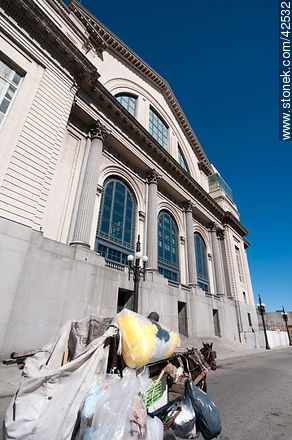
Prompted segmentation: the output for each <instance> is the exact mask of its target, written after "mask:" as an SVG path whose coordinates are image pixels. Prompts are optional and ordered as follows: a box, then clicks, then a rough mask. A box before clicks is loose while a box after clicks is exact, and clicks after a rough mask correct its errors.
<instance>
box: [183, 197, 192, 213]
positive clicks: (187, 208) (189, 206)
mask: <svg viewBox="0 0 292 440" xmlns="http://www.w3.org/2000/svg"><path fill="white" fill-rule="evenodd" d="M193 206H194V204H193V203H192V202H191V200H188V201H187V202H186V203H184V210H185V212H193Z"/></svg>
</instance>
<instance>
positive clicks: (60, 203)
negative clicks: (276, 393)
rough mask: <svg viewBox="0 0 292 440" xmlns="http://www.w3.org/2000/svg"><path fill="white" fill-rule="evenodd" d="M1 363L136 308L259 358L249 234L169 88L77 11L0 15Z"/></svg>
mask: <svg viewBox="0 0 292 440" xmlns="http://www.w3.org/2000/svg"><path fill="white" fill-rule="evenodd" d="M0 7H1V10H0V13H1V15H0V20H1V21H0V27H1V45H0V48H1V49H0V63H1V64H0V66H1V67H0V158H1V159H0V239H1V242H0V252H1V254H0V255H1V266H0V270H1V279H2V283H1V284H2V285H1V304H2V307H1V310H0V326H1V332H0V335H1V336H0V338H2V339H0V347H1V348H0V351H1V353H9V352H10V351H14V350H23V349H31V348H37V347H39V346H41V345H43V343H44V342H46V341H47V339H48V338H49V337H51V336H52V335H53V334H54V333H55V332H56V330H57V329H58V328H59V327H60V326H61V325H62V324H63V323H64V322H65V321H66V320H67V319H72V318H73V319H79V318H82V317H83V316H85V315H86V314H88V313H91V312H94V313H98V314H100V315H103V316H113V315H114V314H115V313H116V311H117V310H118V309H121V308H122V307H124V306H127V307H131V304H132V299H133V295H132V293H133V281H132V280H129V279H128V271H127V256H128V255H129V254H134V253H135V244H136V241H137V238H138V236H139V238H140V241H141V246H142V251H143V253H144V254H146V255H147V256H148V263H147V274H146V280H145V281H141V283H140V292H139V305H138V309H139V312H140V313H142V314H144V315H147V314H148V313H149V312H150V311H152V310H155V311H157V312H158V313H159V314H160V316H161V321H162V322H163V323H165V324H167V325H169V326H171V327H173V328H175V329H177V330H178V331H179V332H180V333H181V334H182V335H183V336H185V337H188V338H189V340H193V341H194V340H199V339H203V338H209V339H210V338H213V339H214V340H218V341H219V339H220V340H222V341H225V342H226V344H233V343H242V344H249V345H255V343H256V342H255V340H256V338H255V337H254V335H255V334H256V332H257V331H258V324H257V317H256V310H255V305H254V298H253V291H252V285H251V280H250V274H249V268H248V260H247V255H246V249H247V248H248V246H249V243H248V241H247V240H246V238H245V237H246V234H247V230H246V228H245V227H244V226H243V225H242V223H241V222H240V219H239V213H238V210H237V207H236V205H235V203H234V201H233V197H232V192H231V190H230V188H229V187H228V185H227V184H226V183H225V182H224V180H223V179H222V177H221V176H220V174H219V173H218V172H217V171H216V169H215V168H214V166H212V164H211V163H210V162H209V159H208V158H207V157H206V154H205V153H204V150H203V148H202V146H201V145H200V143H199V141H198V139H197V138H196V135H195V133H194V132H193V130H192V128H191V126H190V124H189V123H188V121H187V119H186V117H185V115H184V113H183V111H182V109H181V107H180V105H179V103H178V102H177V100H176V98H175V96H174V94H173V92H172V90H171V88H170V87H169V85H168V84H167V82H166V81H165V80H164V79H163V78H162V77H161V76H160V75H159V74H157V73H156V72H155V71H154V70H153V69H151V68H150V67H149V66H148V65H147V64H146V63H145V62H144V61H143V60H141V59H140V58H139V57H138V56H137V55H136V54H135V53H134V52H132V51H131V50H130V49H129V48H128V47H127V46H126V45H125V44H124V43H122V42H121V41H120V40H119V39H118V38H117V37H116V36H115V35H113V34H112V33H111V32H110V31H109V30H108V29H106V28H105V27H104V26H103V25H102V24H101V23H100V22H99V21H98V20H97V19H96V18H95V17H94V16H92V15H91V14H90V13H89V12H88V11H87V10H85V9H84V8H83V7H82V6H81V5H80V4H79V3H78V2H77V1H75V0H71V1H70V2H69V3H68V5H65V4H64V3H63V2H61V1H60V0H26V1H25V2H24V1H23V0H14V1H13V2H11V1H9V0H0Z"/></svg>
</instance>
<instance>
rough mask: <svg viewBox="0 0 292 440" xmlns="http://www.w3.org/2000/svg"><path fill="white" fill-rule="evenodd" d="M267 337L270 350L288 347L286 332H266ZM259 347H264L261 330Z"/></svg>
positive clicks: (263, 336)
mask: <svg viewBox="0 0 292 440" xmlns="http://www.w3.org/2000/svg"><path fill="white" fill-rule="evenodd" d="M267 337H268V342H269V346H270V347H271V348H275V347H288V346H289V340H288V335H287V332H284V331H280V330H279V331H278V330H276V331H273V330H267ZM259 345H260V347H265V346H266V341H265V335H264V332H263V330H261V331H260V332H259Z"/></svg>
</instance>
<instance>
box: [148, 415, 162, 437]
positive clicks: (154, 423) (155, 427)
mask: <svg viewBox="0 0 292 440" xmlns="http://www.w3.org/2000/svg"><path fill="white" fill-rule="evenodd" d="M146 426H147V437H146V440H163V432H164V429H163V423H162V421H161V420H160V419H159V418H158V417H154V418H153V417H150V416H147V425H146Z"/></svg>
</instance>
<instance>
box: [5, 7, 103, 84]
mask: <svg viewBox="0 0 292 440" xmlns="http://www.w3.org/2000/svg"><path fill="white" fill-rule="evenodd" d="M1 7H2V8H3V9H4V11H5V12H6V13H7V14H9V16H10V17H11V18H13V19H14V20H15V21H16V23H18V24H19V26H20V27H21V29H23V30H25V31H26V32H27V33H28V34H29V35H30V36H31V37H32V38H33V39H34V40H35V41H37V42H38V44H40V46H41V47H42V48H43V49H45V50H46V51H47V52H48V53H49V54H50V55H51V56H52V57H53V58H54V59H57V60H58V61H59V63H60V64H61V65H62V66H63V67H65V68H66V69H68V70H69V72H70V73H71V74H72V75H73V76H74V78H75V79H76V81H77V82H78V83H79V84H80V83H81V82H82V79H86V81H88V80H89V81H90V82H92V81H93V82H95V81H96V80H97V79H98V78H99V76H100V75H99V73H98V72H97V69H96V68H95V67H94V65H93V64H92V63H91V62H90V61H89V60H88V59H87V58H86V56H85V55H83V54H82V52H81V51H80V50H79V49H78V48H77V47H76V46H75V44H74V43H72V41H71V40H70V39H69V38H68V37H67V36H66V35H65V34H64V32H62V30H61V29H60V27H59V26H57V25H56V24H55V23H54V22H53V21H52V20H51V19H50V18H49V16H48V15H47V14H46V13H45V12H44V11H43V10H42V9H41V8H40V7H39V6H38V4H37V2H36V1H33V0H25V1H23V0H14V1H11V0H1Z"/></svg>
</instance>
